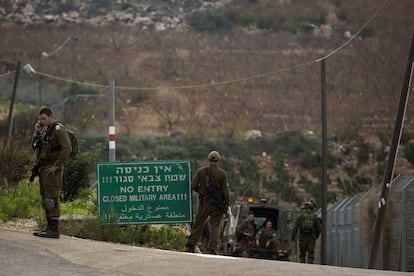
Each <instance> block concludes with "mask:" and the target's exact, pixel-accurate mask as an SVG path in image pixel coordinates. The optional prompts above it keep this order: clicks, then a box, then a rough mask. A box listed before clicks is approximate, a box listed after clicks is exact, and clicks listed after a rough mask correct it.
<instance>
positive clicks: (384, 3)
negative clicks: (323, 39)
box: [315, 0, 388, 62]
mask: <svg viewBox="0 0 414 276" xmlns="http://www.w3.org/2000/svg"><path fill="white" fill-rule="evenodd" d="M387 3H388V0H385V1H384V2H382V4H381V6H380V7H379V8H378V10H377V11H376V12H375V13H374V14H373V15H372V16H371V17H370V18H369V19H368V21H367V22H366V23H365V24H364V25H363V26H362V27H361V28H360V29H359V31H358V32H356V33H355V34H354V35H353V36H351V37H350V38H349V39H348V40H347V41H345V43H344V44H342V45H341V46H339V47H338V48H336V49H335V50H333V51H332V52H330V53H329V54H327V55H326V56H323V57H321V58H319V59H317V60H315V62H320V61H321V60H323V59H327V58H328V57H330V56H332V55H334V54H336V53H337V52H339V51H340V50H341V49H342V48H344V47H345V46H346V45H348V44H349V43H350V42H351V41H352V40H354V39H355V38H356V37H357V36H359V34H360V33H361V32H362V31H363V30H365V29H366V27H367V26H368V25H369V24H370V23H371V21H372V20H374V18H375V17H377V15H378V14H379V13H380V12H381V11H382V9H383V8H384V7H385V5H386V4H387Z"/></svg>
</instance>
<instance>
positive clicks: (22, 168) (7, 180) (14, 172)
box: [0, 138, 33, 188]
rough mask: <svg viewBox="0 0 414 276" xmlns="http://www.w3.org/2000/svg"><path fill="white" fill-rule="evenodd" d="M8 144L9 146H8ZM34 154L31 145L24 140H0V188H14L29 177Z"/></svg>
mask: <svg viewBox="0 0 414 276" xmlns="http://www.w3.org/2000/svg"><path fill="white" fill-rule="evenodd" d="M7 143H8V144H9V145H7ZM32 159H33V153H32V152H31V150H30V144H29V143H28V141H27V140H24V139H22V138H12V139H10V140H9V142H7V138H5V139H1V140H0V164H1V166H0V176H1V177H0V188H1V187H9V188H10V187H14V186H16V185H17V184H18V183H19V181H20V180H22V179H24V178H27V177H28V172H29V168H30V166H31V164H32Z"/></svg>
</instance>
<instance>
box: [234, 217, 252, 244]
mask: <svg viewBox="0 0 414 276" xmlns="http://www.w3.org/2000/svg"><path fill="white" fill-rule="evenodd" d="M255 231H256V227H255V225H254V222H253V221H251V222H249V221H248V220H245V221H243V222H242V223H241V224H240V225H239V226H237V229H236V234H237V240H238V241H248V240H247V239H248V238H247V237H246V236H245V235H244V233H250V234H251V235H252V239H254V238H255Z"/></svg>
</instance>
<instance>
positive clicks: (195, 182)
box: [191, 164, 229, 204]
mask: <svg viewBox="0 0 414 276" xmlns="http://www.w3.org/2000/svg"><path fill="white" fill-rule="evenodd" d="M205 169H206V167H202V168H199V169H198V170H197V171H196V173H195V174H194V177H193V179H192V181H191V189H192V190H193V191H195V192H197V193H198V194H199V195H201V196H203V197H207V196H208V195H209V194H208V189H207V183H206V178H205ZM208 172H209V177H210V179H211V181H212V183H214V185H216V188H217V191H218V192H219V193H220V194H221V195H222V196H223V198H224V199H225V200H226V202H227V204H228V203H229V185H228V183H227V173H226V172H225V171H224V170H223V169H221V168H219V166H218V165H216V164H210V166H208Z"/></svg>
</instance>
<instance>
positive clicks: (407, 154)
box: [404, 142, 414, 165]
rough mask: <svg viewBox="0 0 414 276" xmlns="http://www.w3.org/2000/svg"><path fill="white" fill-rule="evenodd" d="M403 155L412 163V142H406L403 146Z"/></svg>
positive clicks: (413, 156)
mask: <svg viewBox="0 0 414 276" xmlns="http://www.w3.org/2000/svg"><path fill="white" fill-rule="evenodd" d="M404 157H405V158H406V159H407V160H408V162H410V163H411V164H412V165H414V142H410V143H408V144H407V145H406V146H405V148H404Z"/></svg>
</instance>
